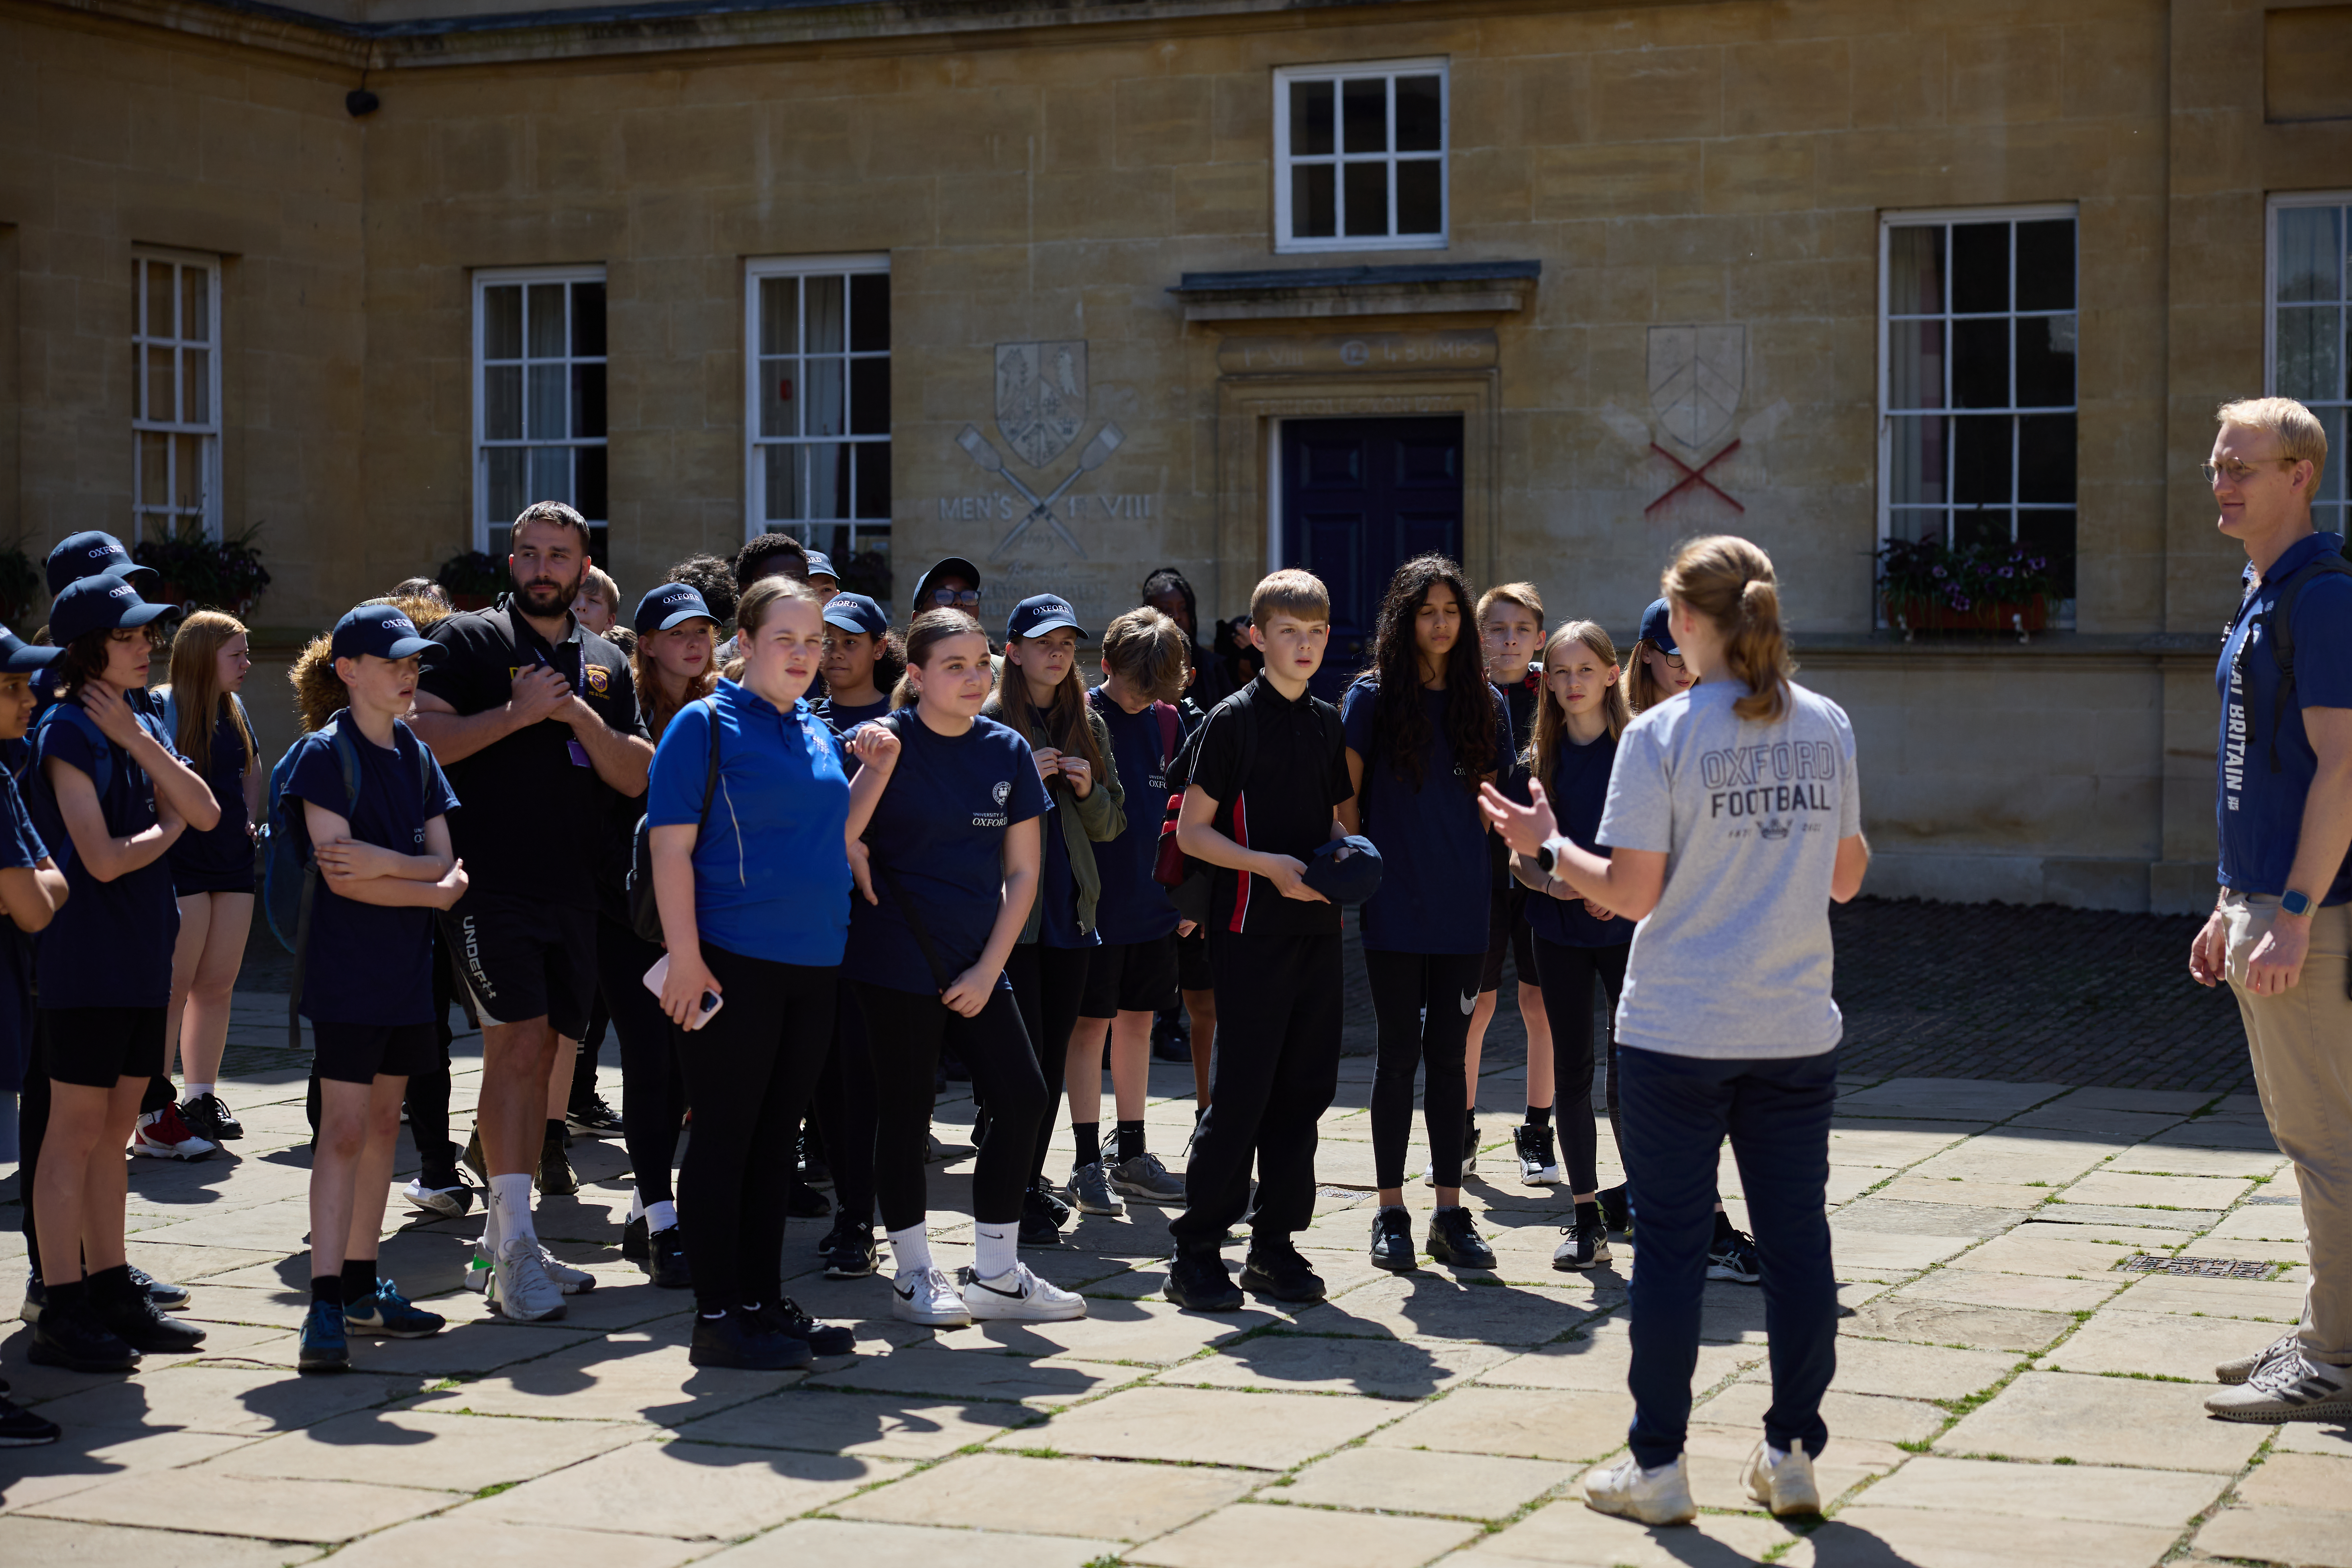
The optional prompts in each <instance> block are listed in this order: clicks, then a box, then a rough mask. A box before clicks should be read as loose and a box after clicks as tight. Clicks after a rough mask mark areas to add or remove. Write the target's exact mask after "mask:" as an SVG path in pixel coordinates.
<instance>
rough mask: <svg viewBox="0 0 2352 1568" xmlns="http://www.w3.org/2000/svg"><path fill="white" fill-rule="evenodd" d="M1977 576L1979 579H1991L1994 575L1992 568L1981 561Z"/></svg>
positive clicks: (1978, 564) (1978, 565)
mask: <svg viewBox="0 0 2352 1568" xmlns="http://www.w3.org/2000/svg"><path fill="white" fill-rule="evenodd" d="M1977 575H1978V576H1979V577H1990V576H1991V575H1992V568H1991V567H1990V566H1988V565H1986V564H1985V563H1982V562H1981V561H1980V562H1979V563H1977Z"/></svg>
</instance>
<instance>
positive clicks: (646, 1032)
mask: <svg viewBox="0 0 2352 1568" xmlns="http://www.w3.org/2000/svg"><path fill="white" fill-rule="evenodd" d="M703 945H704V946H705V947H706V948H708V947H709V943H708V942H705V943H704V944H703ZM661 955H662V950H661V949H660V948H658V947H656V946H655V945H654V944H653V943H652V942H646V941H645V940H644V939H643V938H641V937H639V936H638V935H637V933H636V932H635V931H631V930H630V929H629V928H628V927H626V926H625V925H623V924H622V923H621V922H620V921H616V920H612V919H610V918H608V917H605V916H601V915H600V916H599V917H597V921H596V988H597V990H598V992H599V993H600V994H602V995H603V997H604V1007H605V1010H606V1012H607V1014H608V1016H610V1017H611V1019H612V1021H613V1033H614V1034H615V1035H617V1036H619V1037H620V1040H621V1111H622V1115H621V1138H622V1141H623V1142H625V1143H626V1144H627V1145H628V1150H629V1169H630V1171H631V1172H632V1173H634V1174H635V1176H636V1179H637V1196H638V1198H639V1199H641V1200H642V1201H644V1202H646V1203H649V1204H658V1203H667V1202H668V1201H670V1199H671V1197H672V1196H673V1194H672V1193H671V1191H670V1184H669V1173H670V1166H671V1164H672V1163H675V1162H676V1160H677V1127H678V1121H679V1119H680V1118H681V1117H683V1116H684V1115H685V1114H686V1079H685V1075H684V1070H683V1069H682V1068H680V1067H679V1066H678V1057H677V1043H676V1042H677V1030H676V1027H675V1026H673V1025H672V1024H671V1023H670V1021H669V1019H668V1018H667V1016H665V1015H664V1014H663V1012H662V1010H661V998H660V997H658V996H656V995H655V994H653V993H652V992H650V991H648V990H646V978H645V976H646V970H648V969H651V968H652V967H653V966H654V963H655V962H656V960H658V959H659V958H660V957H661ZM742 962H745V963H750V962H754V961H752V960H743V961H742ZM776 967H785V966H782V965H778V966H776ZM720 981H721V984H724V983H725V976H723V975H722V976H720ZM727 1004H728V1005H727V1011H725V1012H721V1013H720V1014H719V1018H724V1017H726V1016H728V1012H731V1011H732V1010H733V1008H734V1005H735V998H734V997H733V996H731V995H730V996H729V997H728V999H727ZM718 1022H719V1019H716V1018H715V1019H713V1020H711V1024H712V1026H716V1025H717V1023H718ZM708 1032H709V1030H708V1029H707V1028H706V1029H699V1030H697V1031H696V1032H695V1037H696V1038H698V1039H699V1038H700V1037H701V1036H702V1035H704V1034H707V1033H708ZM590 1059H591V1060H592V1061H593V1059H594V1058H590Z"/></svg>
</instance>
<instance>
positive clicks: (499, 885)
mask: <svg viewBox="0 0 2352 1568" xmlns="http://www.w3.org/2000/svg"><path fill="white" fill-rule="evenodd" d="M571 626H572V630H571V633H570V635H569V636H567V637H564V639H563V640H562V642H559V643H550V642H549V641H548V640H547V639H546V638H545V637H541V636H540V635H539V633H538V632H536V631H534V630H532V629H531V625H530V622H529V621H527V620H525V619H524V618H523V617H522V616H521V615H520V612H518V611H517V610H516V609H515V608H514V606H513V605H512V603H511V602H509V604H507V605H500V606H499V607H497V608H495V609H488V610H468V611H465V612H462V613H460V614H457V615H454V616H449V617H448V618H446V620H443V621H441V622H439V623H438V624H436V626H434V627H433V628H432V630H430V631H429V632H427V633H425V636H427V637H430V638H432V639H433V640H434V641H435V642H437V643H439V644H440V645H441V646H442V647H444V648H446V650H448V651H446V653H444V654H443V655H442V656H441V659H440V662H439V663H437V664H435V665H432V666H429V667H427V668H426V669H425V673H424V675H423V676H422V677H420V678H419V679H418V681H417V685H418V687H419V688H420V689H423V690H425V691H428V692H431V693H432V694H433V695H434V696H436V697H437V698H439V699H440V700H442V701H444V702H446V703H447V704H449V706H450V707H452V708H454V709H456V710H457V711H458V712H459V713H460V714H474V713H481V712H485V711H487V710H489V709H492V708H497V707H499V706H500V705H502V704H503V703H505V702H506V700H508V699H509V697H511V696H513V695H514V682H515V677H517V676H518V675H520V674H521V673H522V672H523V671H524V670H526V669H529V668H531V667H532V666H534V665H538V664H541V663H544V664H548V665H551V666H553V667H554V668H555V671H556V673H557V674H559V675H561V676H562V677H563V679H565V680H567V681H569V682H570V683H571V685H572V690H574V691H576V692H578V693H579V694H580V695H581V696H582V697H583V698H585V699H587V701H588V706H589V707H591V708H593V709H594V710H596V714H597V716H598V717H599V718H601V719H603V720H604V722H605V724H606V725H608V726H609V727H610V728H611V729H613V730H614V731H615V732H616V733H619V734H623V735H638V736H642V735H644V734H645V732H646V730H645V725H644V723H643V721H641V720H640V719H639V718H638V716H637V690H636V686H635V682H634V681H632V680H631V679H630V678H629V660H628V656H627V655H625V654H624V653H622V652H621V650H620V649H619V648H617V647H614V646H613V645H612V644H611V643H609V642H606V641H605V640H604V638H603V637H598V636H597V635H596V634H595V633H593V632H592V631H589V630H587V629H586V628H585V627H583V626H581V625H580V623H579V622H577V621H573V622H572V623H571ZM575 744H576V742H575V741H574V739H573V736H572V726H571V725H569V724H566V723H564V722H562V721H561V720H556V719H547V720H543V721H541V722H539V723H537V724H531V725H528V726H526V727H525V728H523V729H520V730H518V731H515V732H514V733H513V734H511V735H509V736H507V737H505V738H504V739H503V740H500V741H498V742H494V743H492V744H490V745H488V746H485V747H484V748H482V749H481V750H480V751H478V752H475V753H474V754H473V755H472V756H470V757H467V758H466V759H465V760H464V761H462V762H458V763H452V764H450V766H449V767H448V769H447V773H448V777H449V784H450V787H451V788H453V789H455V790H456V791H457V800H458V802H459V804H460V805H462V806H463V807H464V809H463V810H460V811H457V812H453V813H451V814H450V816H449V837H450V840H451V844H450V847H452V848H453V849H454V850H455V851H456V852H457V857H458V858H460V859H462V860H464V861H465V862H466V871H467V875H468V876H469V877H470V878H471V879H472V880H473V887H474V889H475V890H476V891H477V892H483V893H489V894H492V895H498V896H508V897H517V896H520V897H524V898H529V899H531V900H538V901H546V902H550V903H553V902H566V903H578V904H580V905H583V906H587V905H590V904H592V903H593V901H594V900H595V897H596V881H597V876H596V871H597V868H598V867H599V866H600V865H601V864H603V862H604V854H603V853H602V850H603V845H604V836H605V835H606V834H607V833H608V832H609V831H610V827H609V826H608V825H609V822H610V817H609V816H608V813H610V812H611V811H612V810H613V809H614V805H613V796H614V795H615V794H616V793H617V792H615V791H614V789H613V788H612V787H611V786H610V785H608V784H605V783H604V780H602V779H600V778H598V777H597V776H596V770H595V768H594V767H593V766H592V765H591V764H590V763H588V760H587V755H588V754H587V751H586V749H585V748H580V749H578V750H577V751H576V752H575V750H574V747H575Z"/></svg>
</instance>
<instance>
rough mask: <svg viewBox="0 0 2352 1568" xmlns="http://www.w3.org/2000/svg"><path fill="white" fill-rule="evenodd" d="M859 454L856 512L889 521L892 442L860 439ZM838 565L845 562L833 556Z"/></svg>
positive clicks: (861, 515) (857, 451) (862, 515)
mask: <svg viewBox="0 0 2352 1568" xmlns="http://www.w3.org/2000/svg"><path fill="white" fill-rule="evenodd" d="M854 449H855V450H856V454H857V515H858V516H860V517H875V518H882V519H885V520H887V518H888V517H889V515H890V443H889V442H887V441H861V442H859V443H858V445H857V446H856V448H854ZM834 564H835V565H836V566H839V565H841V564H842V561H841V558H840V557H838V556H835V558H834Z"/></svg>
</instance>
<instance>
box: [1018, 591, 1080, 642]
mask: <svg viewBox="0 0 2352 1568" xmlns="http://www.w3.org/2000/svg"><path fill="white" fill-rule="evenodd" d="M1064 626H1067V627H1069V628H1070V629H1071V630H1072V631H1074V632H1076V633H1077V634H1078V636H1080V637H1091V636H1093V635H1094V634H1092V633H1091V632H1089V631H1087V628H1086V627H1084V626H1080V625H1078V613H1077V612H1076V610H1073V609H1072V608H1070V606H1069V604H1068V602H1067V601H1066V600H1065V599H1064V598H1063V597H1062V596H1061V595H1059V594H1036V595H1032V596H1030V597H1029V598H1026V599H1024V600H1022V601H1021V602H1020V603H1019V604H1017V605H1013V616H1012V618H1011V619H1009V620H1007V621H1006V622H1005V623H1004V640H1005V641H1006V642H1011V641H1012V640H1013V638H1014V637H1044V636H1045V634H1046V633H1047V632H1055V631H1059V630H1061V629H1062V628H1063V627H1064Z"/></svg>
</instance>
